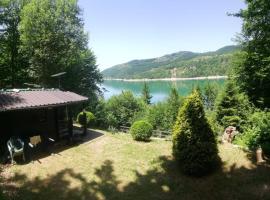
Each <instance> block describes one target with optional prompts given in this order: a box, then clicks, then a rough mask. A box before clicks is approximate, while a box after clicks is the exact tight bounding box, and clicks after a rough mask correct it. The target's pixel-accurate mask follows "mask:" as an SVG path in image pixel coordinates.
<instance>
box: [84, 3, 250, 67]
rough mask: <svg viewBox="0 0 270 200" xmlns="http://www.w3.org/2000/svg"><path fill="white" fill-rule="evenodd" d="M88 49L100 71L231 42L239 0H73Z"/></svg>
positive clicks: (240, 5) (237, 26)
mask: <svg viewBox="0 0 270 200" xmlns="http://www.w3.org/2000/svg"><path fill="white" fill-rule="evenodd" d="M79 6H80V7H81V8H82V10H83V18H84V22H85V30H86V31H87V32H88V33H89V47H90V48H91V49H92V50H93V51H94V53H95V55H96V57H97V64H98V65H99V68H100V69H101V70H103V69H105V68H108V67H111V66H113V65H116V64H120V63H123V62H127V61H129V60H133V59H143V58H152V57H158V56H162V55H165V54H168V53H174V52H177V51H183V50H188V51H195V52H205V51H213V50H216V49H218V48H221V47H223V46H226V45H230V44H234V42H233V41H232V38H234V37H235V35H236V33H239V32H241V24H242V21H241V20H240V19H239V18H235V17H229V16H227V14H226V13H227V12H237V11H238V10H239V9H241V8H245V4H244V1H243V0H79Z"/></svg>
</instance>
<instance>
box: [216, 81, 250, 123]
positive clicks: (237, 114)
mask: <svg viewBox="0 0 270 200" xmlns="http://www.w3.org/2000/svg"><path fill="white" fill-rule="evenodd" d="M216 111H217V121H218V122H219V123H220V124H221V125H222V126H223V128H226V127H228V126H236V127H238V128H241V126H242V125H243V124H244V123H245V120H246V118H247V116H248V115H249V114H250V112H251V105H250V103H249V101H248V98H247V97H246V95H244V94H243V93H240V92H239V89H238V87H237V86H236V85H235V83H234V82H233V81H232V80H228V81H227V83H226V85H225V88H224V91H223V92H222V94H221V96H220V99H219V100H218V103H217V110H216Z"/></svg>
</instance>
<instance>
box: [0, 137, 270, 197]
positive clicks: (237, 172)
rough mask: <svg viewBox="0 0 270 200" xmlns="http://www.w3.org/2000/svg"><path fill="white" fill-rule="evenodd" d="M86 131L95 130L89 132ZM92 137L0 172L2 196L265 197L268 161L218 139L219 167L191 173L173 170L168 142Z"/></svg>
mask: <svg viewBox="0 0 270 200" xmlns="http://www.w3.org/2000/svg"><path fill="white" fill-rule="evenodd" d="M91 134H98V133H97V132H96V133H93V132H92V133H91ZM98 136H99V137H96V138H95V139H92V140H87V139H86V140H85V141H84V142H82V143H80V144H78V145H76V146H72V147H70V146H69V147H68V146H65V147H61V149H55V154H53V155H50V156H47V157H43V158H40V159H39V160H35V161H34V162H31V163H28V164H25V165H14V166H11V167H7V168H6V169H4V171H3V172H2V176H3V179H2V185H1V186H2V188H3V190H4V196H5V198H6V199H23V200H30V199H37V200H38V199H45V200H54V199H59V200H60V199H74V200H79V199H80V200H86V199H87V200H91V199H115V200H116V199H138V200H139V199H140V200H143V199H145V200H149V199H164V200H166V199H200V200H202V199H210V200H211V199H219V200H222V199H270V166H269V164H268V163H265V164H263V165H256V164H255V163H254V162H253V159H252V158H251V155H249V154H248V153H245V152H243V151H242V150H240V149H238V148H235V147H233V146H230V145H220V146H219V149H220V156H221V158H222V161H223V167H222V169H220V170H218V171H216V172H215V173H213V174H212V175H210V176H207V177H202V178H191V177H187V176H184V175H182V174H181V173H179V172H178V170H177V166H176V164H175V163H174V161H173V160H172V157H171V142H170V141H164V140H159V139H153V140H152V141H151V142H148V143H142V142H135V141H133V140H132V139H131V137H130V136H129V135H124V134H114V135H113V134H110V133H105V132H103V133H102V134H98Z"/></svg>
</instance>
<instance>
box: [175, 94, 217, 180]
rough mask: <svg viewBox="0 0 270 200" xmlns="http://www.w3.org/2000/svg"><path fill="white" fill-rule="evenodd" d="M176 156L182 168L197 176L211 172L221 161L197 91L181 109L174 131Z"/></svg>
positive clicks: (187, 172) (185, 171)
mask: <svg viewBox="0 0 270 200" xmlns="http://www.w3.org/2000/svg"><path fill="white" fill-rule="evenodd" d="M173 155H174V157H175V159H176V160H177V161H178V163H179V167H180V169H181V170H182V171H183V172H184V173H186V174H189V175H194V176H202V175H205V174H207V173H209V172H211V171H212V170H214V169H215V167H217V165H218V163H219V157H218V149H217V143H216V139H215V136H214V133H213V131H212V129H211V127H210V125H209V123H208V121H207V119H206V117H205V113H204V109H203V104H202V100H201V98H200V95H199V93H198V92H197V91H196V90H195V91H193V93H192V94H191V95H190V96H189V97H188V98H187V99H186V101H185V103H184V105H183V106H182V107H181V108H180V110H179V114H178V117H177V120H176V123H175V126H174V131H173Z"/></svg>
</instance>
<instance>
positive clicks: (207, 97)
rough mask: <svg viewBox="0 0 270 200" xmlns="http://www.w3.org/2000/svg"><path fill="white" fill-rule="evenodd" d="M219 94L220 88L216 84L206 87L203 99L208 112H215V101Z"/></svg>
mask: <svg viewBox="0 0 270 200" xmlns="http://www.w3.org/2000/svg"><path fill="white" fill-rule="evenodd" d="M217 94H218V86H217V85H215V84H213V83H212V84H210V83H209V82H208V83H207V84H206V85H205V86H204V88H203V93H202V99H203V104H204V106H205V108H206V109H207V110H213V109H214V105H215V101H216V98H217Z"/></svg>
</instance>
